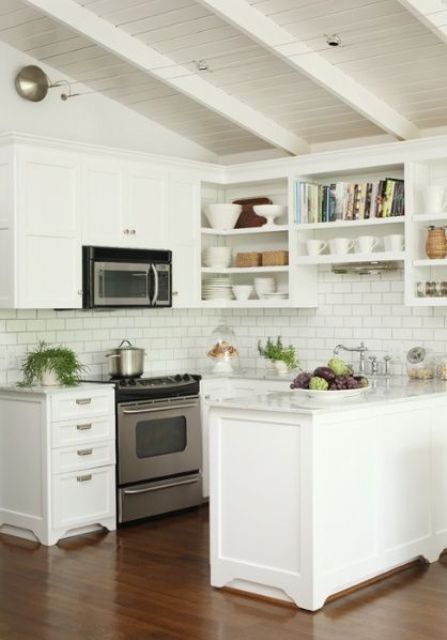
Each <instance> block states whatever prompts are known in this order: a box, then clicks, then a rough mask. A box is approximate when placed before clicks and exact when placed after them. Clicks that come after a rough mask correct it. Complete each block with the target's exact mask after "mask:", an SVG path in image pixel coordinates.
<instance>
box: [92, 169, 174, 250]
mask: <svg viewBox="0 0 447 640" xmlns="http://www.w3.org/2000/svg"><path fill="white" fill-rule="evenodd" d="M167 184H168V179H167V175H166V174H163V173H162V172H160V171H157V170H153V169H151V168H148V167H147V166H146V164H145V163H131V162H127V161H123V160H109V159H107V158H98V159H90V158H87V159H85V160H84V161H83V166H82V187H81V190H82V202H83V206H82V244H84V245H94V246H109V247H140V248H151V249H152V248H154V249H156V248H159V249H165V248H169V247H167V245H166V202H167V189H168V187H167Z"/></svg>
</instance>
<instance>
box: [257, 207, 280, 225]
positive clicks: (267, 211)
mask: <svg viewBox="0 0 447 640" xmlns="http://www.w3.org/2000/svg"><path fill="white" fill-rule="evenodd" d="M253 209H254V212H255V213H256V214H257V215H258V216H262V217H263V218H265V219H266V220H267V222H266V223H265V225H264V226H265V227H266V226H273V225H274V224H275V220H276V218H279V217H280V216H283V215H284V214H285V213H286V207H284V206H283V205H281V204H257V205H255V206H254V207H253Z"/></svg>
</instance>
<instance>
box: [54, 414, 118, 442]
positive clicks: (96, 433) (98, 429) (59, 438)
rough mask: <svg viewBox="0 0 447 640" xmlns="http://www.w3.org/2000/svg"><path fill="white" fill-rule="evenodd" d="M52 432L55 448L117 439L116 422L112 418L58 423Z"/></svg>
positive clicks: (80, 419)
mask: <svg viewBox="0 0 447 640" xmlns="http://www.w3.org/2000/svg"><path fill="white" fill-rule="evenodd" d="M51 430H52V435H51V443H52V446H53V447H62V446H65V445H75V444H78V443H90V442H100V441H101V440H109V439H113V440H114V439H115V421H114V419H112V418H111V417H110V418H109V417H105V418H92V419H88V418H84V419H82V418H79V420H74V421H71V420H70V421H69V422H56V423H53V424H52V425H51Z"/></svg>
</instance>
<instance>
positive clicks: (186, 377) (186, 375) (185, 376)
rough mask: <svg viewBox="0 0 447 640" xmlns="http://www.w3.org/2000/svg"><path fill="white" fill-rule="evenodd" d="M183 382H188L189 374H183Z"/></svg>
mask: <svg viewBox="0 0 447 640" xmlns="http://www.w3.org/2000/svg"><path fill="white" fill-rule="evenodd" d="M183 380H185V381H188V380H189V373H185V375H184V376H183Z"/></svg>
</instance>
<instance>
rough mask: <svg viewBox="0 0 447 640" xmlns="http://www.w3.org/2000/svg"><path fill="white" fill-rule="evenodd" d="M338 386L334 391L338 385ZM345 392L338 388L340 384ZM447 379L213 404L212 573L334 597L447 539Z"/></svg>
mask: <svg viewBox="0 0 447 640" xmlns="http://www.w3.org/2000/svg"><path fill="white" fill-rule="evenodd" d="M328 393H331V392H328ZM332 393H336V392H332ZM446 413H447V383H445V382H431V381H425V382H416V381H411V382H409V381H407V380H406V379H403V378H391V379H387V380H384V381H381V382H380V381H379V382H377V381H376V383H375V385H374V386H372V387H371V388H370V389H369V390H368V391H367V392H366V393H365V394H364V395H362V396H361V397H359V398H351V399H349V400H344V401H340V400H335V401H334V402H331V403H329V404H328V403H326V402H325V403H324V404H323V403H319V402H316V401H315V400H311V399H309V398H307V397H302V396H301V395H300V394H297V393H296V392H293V391H291V392H279V393H270V394H266V395H261V396H251V397H247V398H240V397H239V398H235V399H228V400H222V401H220V402H214V403H212V404H211V406H210V413H209V418H210V430H211V431H210V469H211V474H210V476H211V477H210V480H211V492H210V509H211V584H212V585H213V586H215V587H230V588H234V589H239V590H242V591H247V592H251V593H255V594H258V595H262V596H269V597H273V598H278V599H281V600H287V601H290V602H294V603H295V604H296V605H298V606H299V607H302V608H304V609H308V610H311V611H315V610H317V609H319V608H321V607H322V606H323V605H324V602H325V601H326V599H327V598H328V597H329V596H331V595H333V594H335V593H339V592H341V591H343V590H345V589H348V588H350V587H353V586H355V585H358V584H360V583H362V582H364V581H367V580H370V579H372V578H375V577H377V576H380V575H381V574H383V573H386V572H387V571H389V570H391V569H394V568H396V567H399V566H401V565H403V564H406V563H408V562H410V561H412V560H414V559H417V558H423V559H425V560H426V561H428V562H433V561H435V560H437V559H438V557H439V555H440V553H441V552H442V551H443V550H444V549H445V548H446V547H447V420H446V418H445V416H446Z"/></svg>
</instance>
